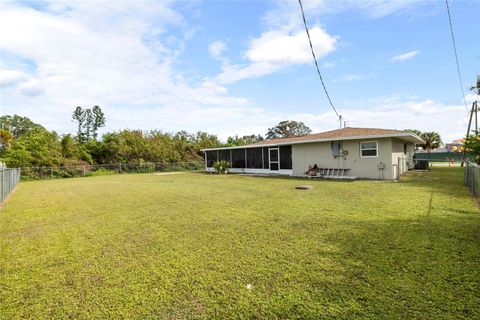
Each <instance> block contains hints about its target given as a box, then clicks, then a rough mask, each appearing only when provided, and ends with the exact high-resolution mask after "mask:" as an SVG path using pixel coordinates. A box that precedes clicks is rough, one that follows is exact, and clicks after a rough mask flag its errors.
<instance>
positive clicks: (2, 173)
mask: <svg viewBox="0 0 480 320" xmlns="http://www.w3.org/2000/svg"><path fill="white" fill-rule="evenodd" d="M4 172H5V170H2V182H1V185H2V194H1V197H2V202H3V189H4V186H3V175H4Z"/></svg>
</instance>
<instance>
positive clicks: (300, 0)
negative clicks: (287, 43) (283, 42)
mask: <svg viewBox="0 0 480 320" xmlns="http://www.w3.org/2000/svg"><path fill="white" fill-rule="evenodd" d="M298 3H299V4H300V9H301V10H302V17H303V24H304V25H305V31H306V32H307V37H308V42H309V43H310V50H311V51H312V56H313V61H315V67H317V73H318V76H319V77H320V81H321V82H322V87H323V90H324V91H325V95H326V96H327V99H328V102H330V106H331V107H332V109H333V111H335V114H336V115H337V117H340V115H339V114H338V112H337V109H335V106H334V105H333V102H332V99H330V95H329V94H328V91H327V87H326V86H325V83H324V82H323V77H322V74H321V73H320V68H319V67H318V62H317V57H316V56H315V51H314V50H313V45H312V39H311V38H310V32H309V31H308V27H307V20H306V19H305V12H303V5H302V0H298Z"/></svg>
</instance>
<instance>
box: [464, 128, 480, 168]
mask: <svg viewBox="0 0 480 320" xmlns="http://www.w3.org/2000/svg"><path fill="white" fill-rule="evenodd" d="M463 146H464V148H465V151H468V152H470V153H471V154H472V155H473V157H474V159H475V162H476V163H478V164H480V136H477V135H473V136H469V137H468V138H467V139H465V142H464V143H463Z"/></svg>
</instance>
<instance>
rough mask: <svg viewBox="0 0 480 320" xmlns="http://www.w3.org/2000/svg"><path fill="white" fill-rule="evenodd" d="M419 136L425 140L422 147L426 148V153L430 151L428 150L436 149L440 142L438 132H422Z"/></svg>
mask: <svg viewBox="0 0 480 320" xmlns="http://www.w3.org/2000/svg"><path fill="white" fill-rule="evenodd" d="M420 137H421V138H422V139H423V140H424V141H425V144H423V145H422V148H423V149H424V150H427V152H428V153H430V150H432V149H436V148H438V147H439V146H440V145H441V144H442V139H441V138H440V134H438V132H433V131H430V132H423V133H422V134H421V136H420Z"/></svg>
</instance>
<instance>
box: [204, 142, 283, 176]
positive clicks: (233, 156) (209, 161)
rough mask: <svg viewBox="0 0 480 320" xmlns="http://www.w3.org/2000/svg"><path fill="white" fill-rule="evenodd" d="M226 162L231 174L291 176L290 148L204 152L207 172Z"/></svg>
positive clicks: (251, 148)
mask: <svg viewBox="0 0 480 320" xmlns="http://www.w3.org/2000/svg"><path fill="white" fill-rule="evenodd" d="M221 160H226V161H228V162H229V163H230V167H231V170H230V171H232V172H251V173H279V174H292V146H269V147H247V148H242V147H232V148H224V149H216V150H206V151H205V165H206V169H207V170H209V171H210V170H213V164H214V163H215V162H216V161H221Z"/></svg>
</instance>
